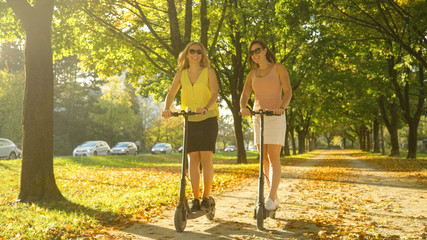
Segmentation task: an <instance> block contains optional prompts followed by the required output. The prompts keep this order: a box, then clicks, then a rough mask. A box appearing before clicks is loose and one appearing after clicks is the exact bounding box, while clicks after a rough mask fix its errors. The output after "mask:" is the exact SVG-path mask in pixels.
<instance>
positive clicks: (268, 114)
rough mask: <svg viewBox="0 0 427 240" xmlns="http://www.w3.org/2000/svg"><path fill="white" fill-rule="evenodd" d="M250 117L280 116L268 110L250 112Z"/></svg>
mask: <svg viewBox="0 0 427 240" xmlns="http://www.w3.org/2000/svg"><path fill="white" fill-rule="evenodd" d="M251 115H252V116H254V115H265V116H280V114H274V112H273V111H268V110H265V111H264V110H259V111H251Z"/></svg>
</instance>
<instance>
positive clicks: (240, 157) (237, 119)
mask: <svg viewBox="0 0 427 240" xmlns="http://www.w3.org/2000/svg"><path fill="white" fill-rule="evenodd" d="M238 113H239V112H237V113H236V112H233V119H234V121H233V122H234V136H235V138H236V147H237V163H247V162H248V161H247V159H246V150H245V144H244V141H243V131H242V116H240V115H239V114H238Z"/></svg>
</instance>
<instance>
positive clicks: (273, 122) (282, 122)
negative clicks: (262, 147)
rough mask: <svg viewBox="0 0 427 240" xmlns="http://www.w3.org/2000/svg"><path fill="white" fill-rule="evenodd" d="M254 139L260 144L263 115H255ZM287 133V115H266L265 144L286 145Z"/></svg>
mask: <svg viewBox="0 0 427 240" xmlns="http://www.w3.org/2000/svg"><path fill="white" fill-rule="evenodd" d="M252 119H253V125H254V133H255V134H254V141H255V143H256V144H257V145H258V144H260V124H261V117H260V116H254V117H253V118H252ZM285 134H286V115H285V114H284V113H283V114H282V115H281V116H264V144H277V145H281V146H284V145H285Z"/></svg>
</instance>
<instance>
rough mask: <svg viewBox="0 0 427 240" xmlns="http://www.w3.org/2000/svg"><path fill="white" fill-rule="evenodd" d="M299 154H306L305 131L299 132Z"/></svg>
mask: <svg viewBox="0 0 427 240" xmlns="http://www.w3.org/2000/svg"><path fill="white" fill-rule="evenodd" d="M297 133H298V154H303V153H305V135H306V133H305V131H304V130H303V131H298V130H297Z"/></svg>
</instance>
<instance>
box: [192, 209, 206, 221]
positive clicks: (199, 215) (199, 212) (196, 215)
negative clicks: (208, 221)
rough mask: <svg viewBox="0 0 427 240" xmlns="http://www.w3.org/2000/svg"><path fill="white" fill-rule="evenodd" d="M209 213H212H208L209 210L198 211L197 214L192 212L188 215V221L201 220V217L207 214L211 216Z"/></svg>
mask: <svg viewBox="0 0 427 240" xmlns="http://www.w3.org/2000/svg"><path fill="white" fill-rule="evenodd" d="M209 212H210V211H207V210H198V211H195V212H191V213H189V214H188V217H187V219H196V218H199V217H201V216H204V215H206V214H209Z"/></svg>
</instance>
